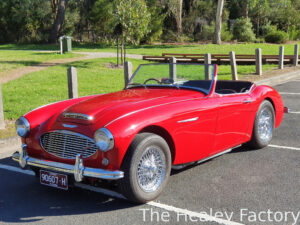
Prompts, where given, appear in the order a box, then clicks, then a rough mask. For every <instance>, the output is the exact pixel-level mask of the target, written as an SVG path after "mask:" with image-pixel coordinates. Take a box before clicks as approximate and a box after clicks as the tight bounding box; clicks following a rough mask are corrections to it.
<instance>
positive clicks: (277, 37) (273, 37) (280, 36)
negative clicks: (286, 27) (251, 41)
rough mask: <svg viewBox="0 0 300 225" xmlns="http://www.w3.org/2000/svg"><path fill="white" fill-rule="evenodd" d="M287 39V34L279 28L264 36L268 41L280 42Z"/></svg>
mask: <svg viewBox="0 0 300 225" xmlns="http://www.w3.org/2000/svg"><path fill="white" fill-rule="evenodd" d="M287 39H288V34H287V33H286V32H284V31H281V30H277V31H272V32H270V33H269V34H267V35H266V36H265V41H266V42H268V43H276V44H280V43H284V42H286V41H287Z"/></svg>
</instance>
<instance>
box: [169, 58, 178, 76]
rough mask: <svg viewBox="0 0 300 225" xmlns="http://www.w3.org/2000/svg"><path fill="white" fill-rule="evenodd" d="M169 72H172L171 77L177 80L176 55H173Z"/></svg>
mask: <svg viewBox="0 0 300 225" xmlns="http://www.w3.org/2000/svg"><path fill="white" fill-rule="evenodd" d="M169 73H170V78H171V79H172V80H173V81H174V82H176V79H177V78H176V58H175V57H171V58H170V69H169Z"/></svg>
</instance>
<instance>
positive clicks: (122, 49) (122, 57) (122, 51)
mask: <svg viewBox="0 0 300 225" xmlns="http://www.w3.org/2000/svg"><path fill="white" fill-rule="evenodd" d="M121 65H122V66H123V65H124V37H123V35H122V40H121Z"/></svg>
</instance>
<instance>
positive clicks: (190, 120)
mask: <svg viewBox="0 0 300 225" xmlns="http://www.w3.org/2000/svg"><path fill="white" fill-rule="evenodd" d="M198 119H199V117H194V118H190V119H186V120H180V121H177V123H187V122H193V121H196V120H198Z"/></svg>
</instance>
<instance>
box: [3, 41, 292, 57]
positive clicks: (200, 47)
mask: <svg viewBox="0 0 300 225" xmlns="http://www.w3.org/2000/svg"><path fill="white" fill-rule="evenodd" d="M279 46H281V45H278V44H266V43H259V44H258V43H242V44H236V43H224V44H222V45H215V44H196V43H192V44H156V45H155V44H154V45H138V46H126V52H127V53H128V54H140V55H161V53H199V54H202V53H212V54H214V53H215V54H228V53H229V52H230V51H235V53H236V54H253V55H254V53H255V49H256V48H261V49H262V53H263V54H271V55H278V53H279ZM284 47H285V54H287V55H293V54H294V44H284ZM72 48H73V51H82V52H116V51H117V49H116V47H115V46H109V45H101V44H89V43H75V42H74V43H73V46H72ZM16 49H18V50H20V49H21V50H56V51H59V45H58V44H57V45H54V44H52V45H45V44H44V45H35V44H29V45H16V44H4V45H0V50H16Z"/></svg>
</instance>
